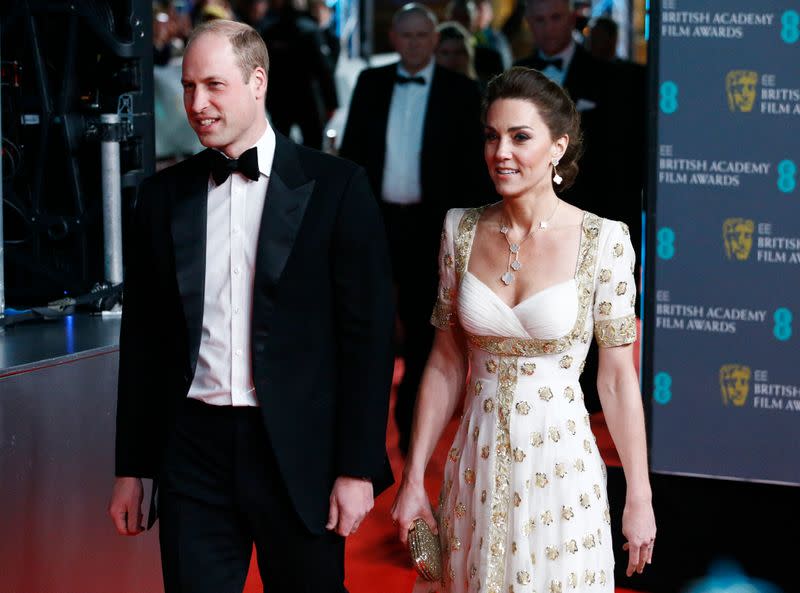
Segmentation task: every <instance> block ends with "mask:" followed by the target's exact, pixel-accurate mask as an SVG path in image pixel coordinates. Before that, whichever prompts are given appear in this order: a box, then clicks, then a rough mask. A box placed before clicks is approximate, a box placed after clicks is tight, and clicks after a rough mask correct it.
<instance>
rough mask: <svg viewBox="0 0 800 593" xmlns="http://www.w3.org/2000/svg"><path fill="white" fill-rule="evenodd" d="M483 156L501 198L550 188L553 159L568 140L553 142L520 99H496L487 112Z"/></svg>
mask: <svg viewBox="0 0 800 593" xmlns="http://www.w3.org/2000/svg"><path fill="white" fill-rule="evenodd" d="M485 134H486V142H485V144H484V149H483V154H484V158H485V159H486V166H487V167H488V168H489V176H490V177H491V178H492V181H493V182H494V186H495V189H496V190H497V193H499V194H500V195H501V196H502V197H504V198H505V197H516V196H522V195H525V194H528V193H530V192H534V193H538V192H540V191H545V190H547V189H551V188H552V183H553V182H552V178H553V173H552V160H553V158H561V156H562V155H563V154H564V151H565V150H566V149H567V144H568V143H569V138H568V137H567V136H562V137H560V138H556V139H553V138H552V137H551V136H550V130H549V129H548V127H547V124H545V123H544V120H543V119H542V118H541V116H540V115H539V111H538V109H536V106H535V105H534V104H533V103H531V102H530V101H526V100H523V99H498V100H496V101H495V102H494V103H492V104H491V106H490V107H489V110H488V112H487V113H486V127H485Z"/></svg>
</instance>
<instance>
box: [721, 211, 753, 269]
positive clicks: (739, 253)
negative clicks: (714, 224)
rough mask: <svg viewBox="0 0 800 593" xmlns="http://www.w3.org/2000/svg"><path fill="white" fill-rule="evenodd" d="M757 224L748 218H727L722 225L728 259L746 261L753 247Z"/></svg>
mask: <svg viewBox="0 0 800 593" xmlns="http://www.w3.org/2000/svg"><path fill="white" fill-rule="evenodd" d="M754 229H755V223H754V222H753V221H752V220H750V219H747V218H726V219H725V222H723V223H722V238H723V240H724V241H725V255H727V256H728V259H736V260H738V261H745V260H746V259H747V258H748V257H750V248H751V247H752V246H753V230H754Z"/></svg>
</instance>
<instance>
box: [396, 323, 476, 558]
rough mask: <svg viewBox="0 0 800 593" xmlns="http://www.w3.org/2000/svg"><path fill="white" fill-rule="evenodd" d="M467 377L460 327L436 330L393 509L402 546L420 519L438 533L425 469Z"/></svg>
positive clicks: (454, 408) (464, 349) (415, 409)
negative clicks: (426, 486)
mask: <svg viewBox="0 0 800 593" xmlns="http://www.w3.org/2000/svg"><path fill="white" fill-rule="evenodd" d="M466 373H467V360H466V348H465V346H464V340H463V334H461V332H460V331H459V329H458V327H457V326H455V327H452V328H450V329H449V330H441V329H440V330H437V331H436V336H435V338H434V342H433V348H432V350H431V353H430V356H429V357H428V362H427V364H426V365H425V372H424V373H423V375H422V381H421V383H420V388H419V393H418V395H417V402H416V405H415V407H414V421H413V423H412V429H411V444H410V447H409V451H408V458H407V460H406V465H405V469H404V470H403V478H402V481H401V483H400V489H399V491H398V493H397V498H396V499H395V501H394V505H393V506H392V519H394V521H395V523H396V524H397V526H398V529H399V533H400V540H401V541H402V542H403V543H405V542H406V537H407V535H408V528H409V527H410V526H411V524H412V523H413V521H414V519H416V518H418V517H421V518H423V519H424V520H425V521H426V522H427V523H428V525H429V526H430V527H431V528H432V529H434V531H435V530H436V521H435V520H434V518H433V514H432V513H431V505H430V501H429V499H428V495H427V493H426V492H425V483H424V478H425V468H426V467H427V465H428V461H430V458H431V455H433V451H434V449H435V448H436V444H437V443H438V441H439V438H440V437H441V435H442V432H443V431H444V429H445V426H447V423H448V422H449V421H450V419H451V418H452V417H453V413H454V412H455V410H456V407H457V405H458V403H459V401H460V400H461V398H462V396H463V393H464V381H465V378H466Z"/></svg>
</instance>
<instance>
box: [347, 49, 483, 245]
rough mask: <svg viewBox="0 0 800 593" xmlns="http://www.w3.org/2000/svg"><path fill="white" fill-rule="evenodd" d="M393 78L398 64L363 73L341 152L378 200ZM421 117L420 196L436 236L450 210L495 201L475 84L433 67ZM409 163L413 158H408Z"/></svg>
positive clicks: (354, 97)
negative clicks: (360, 172)
mask: <svg viewBox="0 0 800 593" xmlns="http://www.w3.org/2000/svg"><path fill="white" fill-rule="evenodd" d="M396 74H397V64H390V65H388V66H382V67H380V68H370V69H367V70H364V71H363V72H362V73H361V75H360V76H359V78H358V83H357V84H356V87H355V90H354V91H353V97H352V99H351V101H350V109H349V113H348V117H347V125H346V126H345V130H344V136H343V138H342V144H341V148H340V150H339V154H340V156H343V157H345V158H348V159H351V160H353V161H355V162H356V163H358V164H360V165H362V166H363V167H364V168H365V169H366V170H367V175H368V176H369V180H370V183H371V185H372V189H373V191H374V192H375V195H376V196H378V197H381V191H382V187H383V167H384V163H385V159H386V126H387V124H388V121H389V107H390V105H391V101H392V93H393V91H394V83H395V77H396ZM419 115H420V117H423V118H424V120H425V123H424V124H423V125H424V127H423V136H422V151H421V154H420V157H419V161H420V185H421V189H422V195H421V196H420V197H421V199H422V203H423V204H425V205H426V206H428V208H429V210H430V211H431V216H432V218H434V219H435V224H434V225H433V226H434V233H435V234H436V236H438V234H439V231H440V230H441V225H442V221H443V220H444V214H445V212H446V211H447V210H448V209H450V208H455V207H469V206H478V205H481V204H485V203H487V202H490V201H493V200H494V199H496V194H495V192H494V186H493V185H492V183H491V180H490V178H489V174H488V172H487V170H486V165H485V164H484V160H483V126H482V125H481V96H480V91H479V89H478V86H477V84H476V83H475V82H474V81H472V80H470V79H469V78H467V77H466V76H462V75H461V74H458V73H455V72H451V71H449V70H447V69H445V68H442V67H440V66H435V67H434V72H433V79H432V81H431V89H430V94H429V96H428V105H427V107H426V109H425V112H424V113H420V114H419ZM409 158H415V157H414V155H409ZM437 244H438V243H437ZM433 258H434V259H435V255H434V256H433Z"/></svg>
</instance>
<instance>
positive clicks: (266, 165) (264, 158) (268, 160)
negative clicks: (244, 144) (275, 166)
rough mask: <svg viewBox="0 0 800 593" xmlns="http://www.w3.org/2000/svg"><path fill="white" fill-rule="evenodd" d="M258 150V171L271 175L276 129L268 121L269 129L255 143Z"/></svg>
mask: <svg viewBox="0 0 800 593" xmlns="http://www.w3.org/2000/svg"><path fill="white" fill-rule="evenodd" d="M255 146H256V150H257V151H258V171H259V173H261V174H262V175H265V176H267V177H269V175H270V172H271V171H272V162H273V161H274V160H275V130H273V129H272V126H270V125H269V122H267V129H266V130H264V133H263V134H261V138H259V139H258V142H256V144H255Z"/></svg>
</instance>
